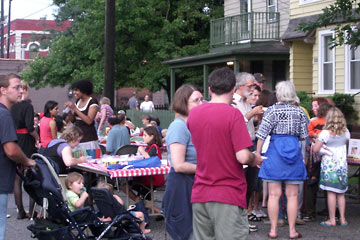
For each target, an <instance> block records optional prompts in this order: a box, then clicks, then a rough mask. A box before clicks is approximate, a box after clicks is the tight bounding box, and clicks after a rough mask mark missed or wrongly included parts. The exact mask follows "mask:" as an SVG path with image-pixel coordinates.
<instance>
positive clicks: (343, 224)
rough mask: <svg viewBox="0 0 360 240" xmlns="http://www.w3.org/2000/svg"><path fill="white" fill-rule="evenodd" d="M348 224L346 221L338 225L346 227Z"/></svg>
mask: <svg viewBox="0 0 360 240" xmlns="http://www.w3.org/2000/svg"><path fill="white" fill-rule="evenodd" d="M347 225H348V222H345V223H342V224H340V227H346V226H347Z"/></svg>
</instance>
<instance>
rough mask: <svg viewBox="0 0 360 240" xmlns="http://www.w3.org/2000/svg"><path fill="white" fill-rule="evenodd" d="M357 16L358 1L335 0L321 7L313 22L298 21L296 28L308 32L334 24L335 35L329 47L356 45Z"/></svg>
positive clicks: (359, 41) (359, 13)
mask: <svg viewBox="0 0 360 240" xmlns="http://www.w3.org/2000/svg"><path fill="white" fill-rule="evenodd" d="M359 16H360V3H359V1H357V0H336V1H335V2H334V3H332V4H330V6H328V7H326V8H324V9H323V13H322V14H320V15H319V17H318V18H317V20H316V21H315V22H303V23H300V24H299V26H298V28H297V29H296V30H302V31H304V32H308V31H311V30H313V29H315V28H319V27H327V26H329V25H333V24H336V27H335V29H334V30H335V37H334V38H333V39H332V46H331V47H336V46H341V45H343V44H348V45H351V46H353V47H357V46H359V45H360V31H359V29H360V27H359ZM344 23H346V24H344ZM356 24H357V25H356ZM353 26H356V28H353Z"/></svg>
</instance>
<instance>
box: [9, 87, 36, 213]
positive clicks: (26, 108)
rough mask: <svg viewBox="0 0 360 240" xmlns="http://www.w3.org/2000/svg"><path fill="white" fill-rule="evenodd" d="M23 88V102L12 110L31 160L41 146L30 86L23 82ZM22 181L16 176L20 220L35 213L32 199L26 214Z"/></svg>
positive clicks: (20, 144)
mask: <svg viewBox="0 0 360 240" xmlns="http://www.w3.org/2000/svg"><path fill="white" fill-rule="evenodd" d="M21 85H22V87H23V95H22V101H21V102H19V103H17V104H15V105H14V106H13V107H12V108H11V115H12V116H13V118H14V122H15V127H16V133H17V137H18V145H19V147H20V148H21V149H22V150H23V151H24V153H25V155H26V156H27V157H28V158H30V157H31V155H32V154H33V153H36V152H37V148H36V147H37V146H38V145H39V135H38V133H37V132H36V130H35V128H34V108H33V106H32V105H31V103H30V102H31V101H30V99H29V85H28V84H27V83H26V82H25V81H21ZM17 167H18V170H19V171H21V172H23V171H24V168H23V166H21V165H18V166H17ZM21 184H22V180H21V178H20V176H19V175H16V176H15V183H14V197H15V203H16V207H17V209H18V216H17V218H18V219H24V218H26V217H28V218H30V216H31V214H32V213H33V209H34V206H35V202H34V200H33V199H31V198H30V203H29V206H30V207H29V214H28V213H26V212H25V210H24V205H23V201H22V185H21Z"/></svg>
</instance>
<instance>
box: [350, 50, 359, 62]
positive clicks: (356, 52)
mask: <svg viewBox="0 0 360 240" xmlns="http://www.w3.org/2000/svg"><path fill="white" fill-rule="evenodd" d="M355 59H360V48H359V47H357V48H355V49H354V48H353V49H351V60H355Z"/></svg>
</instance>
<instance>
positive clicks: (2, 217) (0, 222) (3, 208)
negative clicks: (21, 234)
mask: <svg viewBox="0 0 360 240" xmlns="http://www.w3.org/2000/svg"><path fill="white" fill-rule="evenodd" d="M7 203H8V194H7V193H0V240H4V239H5V232H6V213H7Z"/></svg>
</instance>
